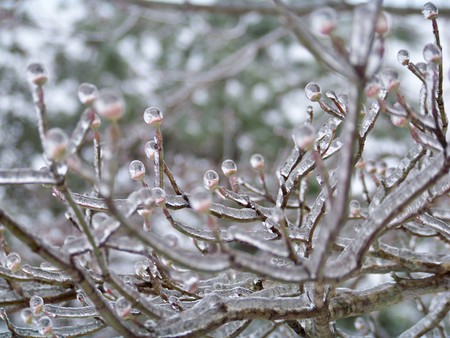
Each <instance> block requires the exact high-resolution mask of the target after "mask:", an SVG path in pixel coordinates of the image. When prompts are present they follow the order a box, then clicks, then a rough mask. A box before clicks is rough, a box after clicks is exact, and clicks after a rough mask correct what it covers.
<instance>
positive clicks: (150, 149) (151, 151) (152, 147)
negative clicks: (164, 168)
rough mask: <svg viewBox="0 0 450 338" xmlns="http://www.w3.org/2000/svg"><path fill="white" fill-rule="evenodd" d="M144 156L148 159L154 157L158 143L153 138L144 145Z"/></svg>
mask: <svg viewBox="0 0 450 338" xmlns="http://www.w3.org/2000/svg"><path fill="white" fill-rule="evenodd" d="M144 151H145V156H147V157H148V158H149V159H150V160H153V159H154V158H155V155H156V154H157V153H158V145H157V144H156V142H155V141H154V140H151V141H148V142H147V143H146V144H145V147H144Z"/></svg>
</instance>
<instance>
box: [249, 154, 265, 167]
mask: <svg viewBox="0 0 450 338" xmlns="http://www.w3.org/2000/svg"><path fill="white" fill-rule="evenodd" d="M250 165H251V166H252V168H253V169H255V170H257V171H262V170H264V167H265V166H266V161H265V160H264V156H262V155H261V154H253V155H252V157H250Z"/></svg>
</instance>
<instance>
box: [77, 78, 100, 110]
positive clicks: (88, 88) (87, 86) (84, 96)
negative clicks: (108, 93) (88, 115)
mask: <svg viewBox="0 0 450 338" xmlns="http://www.w3.org/2000/svg"><path fill="white" fill-rule="evenodd" d="M97 96H98V90H97V87H96V86H95V85H93V84H91V83H82V84H80V86H79V87H78V99H79V100H80V102H81V103H82V104H86V105H91V104H92V103H93V102H94V100H95V99H96V98H97Z"/></svg>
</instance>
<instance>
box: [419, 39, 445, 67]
mask: <svg viewBox="0 0 450 338" xmlns="http://www.w3.org/2000/svg"><path fill="white" fill-rule="evenodd" d="M423 58H424V59H425V61H426V62H434V63H441V61H442V53H441V49H440V48H439V47H438V46H437V45H436V44H434V43H429V44H427V45H426V46H425V47H424V49H423Z"/></svg>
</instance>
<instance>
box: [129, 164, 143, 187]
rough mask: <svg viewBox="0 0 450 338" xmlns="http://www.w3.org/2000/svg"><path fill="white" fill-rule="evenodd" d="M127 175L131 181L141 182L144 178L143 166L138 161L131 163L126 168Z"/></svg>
mask: <svg viewBox="0 0 450 338" xmlns="http://www.w3.org/2000/svg"><path fill="white" fill-rule="evenodd" d="M128 174H129V175H130V178H131V179H132V180H133V181H139V182H140V181H142V180H143V179H144V176H145V166H144V163H142V162H141V161H139V160H134V161H131V163H130V165H129V166H128Z"/></svg>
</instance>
